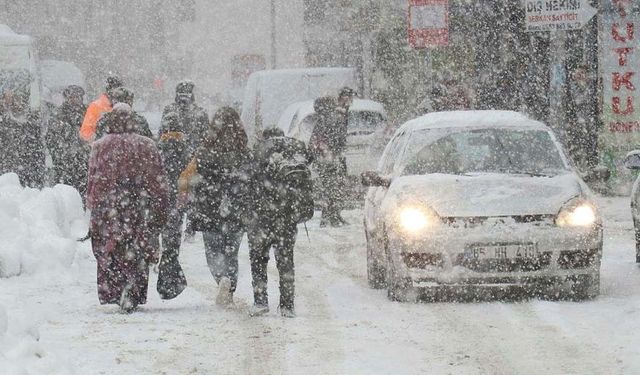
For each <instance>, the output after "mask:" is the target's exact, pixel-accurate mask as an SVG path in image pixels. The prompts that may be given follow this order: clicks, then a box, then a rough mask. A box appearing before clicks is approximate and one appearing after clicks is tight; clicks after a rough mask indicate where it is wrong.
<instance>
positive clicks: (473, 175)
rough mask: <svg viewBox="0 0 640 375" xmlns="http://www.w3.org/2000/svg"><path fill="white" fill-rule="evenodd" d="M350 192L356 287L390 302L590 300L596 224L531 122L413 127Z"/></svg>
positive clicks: (485, 119)
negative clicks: (356, 198) (357, 223)
mask: <svg viewBox="0 0 640 375" xmlns="http://www.w3.org/2000/svg"><path fill="white" fill-rule="evenodd" d="M362 182H363V184H365V185H367V186H370V187H371V189H369V192H368V194H367V197H366V203H365V219H364V222H365V232H366V238H367V249H368V250H367V270H368V281H369V284H370V285H371V286H372V287H375V288H379V287H384V286H385V285H386V287H387V289H388V296H389V298H390V299H392V300H399V301H410V300H416V299H418V298H419V297H425V298H429V299H439V298H440V297H448V296H451V295H455V294H457V293H458V292H462V293H471V295H472V296H477V295H480V296H481V295H483V293H485V292H489V293H492V292H495V291H499V292H506V291H510V290H512V289H516V290H520V291H525V292H527V293H533V294H535V295H542V296H546V297H549V298H557V297H559V298H574V299H588V298H594V297H595V296H597V295H598V293H599V285H600V261H601V257H602V222H601V218H600V216H599V214H598V210H597V208H596V205H595V203H594V200H593V197H592V195H591V193H590V190H589V188H588V187H587V185H586V184H585V183H584V182H583V180H582V179H581V178H580V176H579V175H578V173H577V172H576V171H575V170H574V168H573V167H572V165H571V164H570V163H569V160H568V158H567V156H566V153H565V152H564V150H563V149H562V146H561V145H560V143H559V142H558V141H557V140H556V138H555V136H554V135H553V133H552V132H551V131H550V129H549V128H547V127H546V126H545V125H543V124H542V123H540V122H537V121H533V120H530V119H528V118H527V117H525V116H523V115H521V114H518V113H515V112H504V111H461V112H440V113H432V114H429V115H426V116H423V117H420V118H418V119H415V120H412V121H409V122H408V123H406V124H404V125H403V126H402V127H401V128H400V129H399V130H398V131H397V132H396V133H395V135H394V136H393V138H392V140H391V141H390V142H389V144H388V145H387V148H386V149H385V151H384V153H383V155H382V158H381V159H380V162H379V164H378V169H377V171H375V172H367V173H365V174H363V181H362Z"/></svg>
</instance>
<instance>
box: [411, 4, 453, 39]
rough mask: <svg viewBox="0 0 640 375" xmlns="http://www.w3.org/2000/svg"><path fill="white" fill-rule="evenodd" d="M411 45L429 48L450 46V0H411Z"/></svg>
mask: <svg viewBox="0 0 640 375" xmlns="http://www.w3.org/2000/svg"><path fill="white" fill-rule="evenodd" d="M408 34H409V44H410V45H411V47H413V48H429V47H437V46H446V45H448V44H449V0H409V33H408Z"/></svg>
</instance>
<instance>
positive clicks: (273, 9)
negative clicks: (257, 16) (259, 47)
mask: <svg viewBox="0 0 640 375" xmlns="http://www.w3.org/2000/svg"><path fill="white" fill-rule="evenodd" d="M276 42H277V39H276V0H271V69H275V68H276V63H277V57H276V53H277V48H276Z"/></svg>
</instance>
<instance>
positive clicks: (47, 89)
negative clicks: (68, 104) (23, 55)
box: [40, 60, 87, 107]
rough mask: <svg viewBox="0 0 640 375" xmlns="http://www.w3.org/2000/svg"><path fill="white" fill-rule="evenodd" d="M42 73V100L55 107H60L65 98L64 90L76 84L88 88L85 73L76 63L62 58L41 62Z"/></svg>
mask: <svg viewBox="0 0 640 375" xmlns="http://www.w3.org/2000/svg"><path fill="white" fill-rule="evenodd" d="M40 71H41V75H42V100H43V101H44V102H45V103H48V104H51V105H53V106H54V107H59V106H60V105H61V104H62V102H63V100H64V98H63V97H62V91H64V89H65V88H67V87H69V86H71V85H75V86H80V87H82V88H83V89H85V90H86V88H87V86H86V84H85V80H84V74H83V73H82V71H81V70H80V69H79V68H78V67H77V66H76V65H75V64H74V63H71V62H68V61H60V60H42V61H41V62H40Z"/></svg>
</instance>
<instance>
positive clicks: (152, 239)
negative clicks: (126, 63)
mask: <svg viewBox="0 0 640 375" xmlns="http://www.w3.org/2000/svg"><path fill="white" fill-rule="evenodd" d="M113 111H114V114H115V115H114V116H112V120H111V121H112V123H110V124H109V131H108V134H107V135H105V136H104V137H103V138H101V139H100V140H98V141H96V142H94V143H93V146H92V150H91V156H90V158H89V181H88V186H87V208H88V209H90V210H91V224H90V234H91V242H92V247H93V253H94V255H95V257H96V260H97V264H98V275H97V276H98V297H99V300H100V303H101V304H118V305H119V306H120V308H121V310H122V311H123V312H126V313H130V312H133V311H134V310H135V309H136V308H137V306H138V305H142V304H144V303H146V300H147V287H148V282H149V265H150V264H152V263H155V262H157V260H158V254H159V249H158V234H159V232H160V229H161V228H162V227H163V225H164V223H165V222H166V218H167V212H168V210H169V207H168V195H169V184H168V178H167V175H166V172H165V169H164V167H163V165H162V160H161V157H160V153H159V151H158V150H157V148H156V146H155V144H154V142H153V141H152V140H151V139H149V138H146V137H143V136H140V135H137V134H135V133H134V131H135V122H134V121H133V120H132V112H131V108H130V107H129V106H128V105H127V104H118V105H116V106H115V107H114V109H113Z"/></svg>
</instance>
